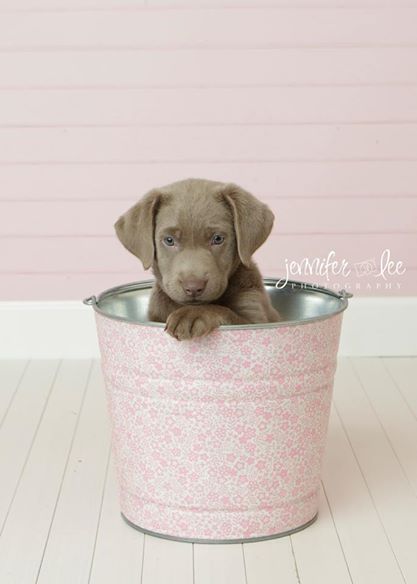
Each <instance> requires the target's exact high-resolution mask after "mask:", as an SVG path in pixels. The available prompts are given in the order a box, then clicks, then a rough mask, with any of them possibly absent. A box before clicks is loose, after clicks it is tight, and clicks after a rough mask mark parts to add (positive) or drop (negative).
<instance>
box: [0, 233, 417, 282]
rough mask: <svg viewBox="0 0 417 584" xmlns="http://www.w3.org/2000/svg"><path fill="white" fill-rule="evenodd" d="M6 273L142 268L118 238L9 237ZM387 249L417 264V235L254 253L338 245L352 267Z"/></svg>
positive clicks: (311, 253)
mask: <svg viewBox="0 0 417 584" xmlns="http://www.w3.org/2000/svg"><path fill="white" fill-rule="evenodd" d="M1 245H2V256H3V257H2V266H1V270H2V272H9V273H18V272H26V273H34V274H36V273H45V272H46V273H51V272H61V273H64V274H65V273H69V272H87V271H92V272H125V273H126V272H130V271H132V272H133V271H135V270H137V269H140V268H141V264H140V263H139V260H138V259H137V258H135V257H134V256H133V255H132V254H130V253H129V252H127V251H126V250H125V249H124V248H123V247H122V245H121V244H120V243H119V241H118V240H117V238H116V236H114V237H98V236H97V237H72V238H71V237H40V238H30V237H27V238H24V237H8V238H3V240H2V242H1ZM385 248H389V249H390V250H391V256H392V259H393V260H394V261H402V262H403V263H404V265H405V266H406V267H417V265H416V264H417V262H416V254H415V250H416V249H417V234H405V235H404V234H392V235H388V234H367V235H366V234H363V235H355V237H354V238H352V236H351V235H346V234H341V235H339V234H337V235H335V234H329V235H315V236H314V237H312V236H311V235H309V234H297V235H282V234H279V235H277V234H274V235H272V236H271V237H270V238H269V239H268V241H267V243H266V244H265V245H263V246H262V247H261V249H260V250H259V251H258V252H257V253H256V258H257V260H258V261H259V262H261V263H262V265H263V266H264V269H272V268H273V269H275V268H277V267H284V266H285V261H286V259H288V260H289V261H297V262H300V261H301V260H302V259H303V258H305V257H308V258H310V259H313V258H315V257H319V258H326V257H327V256H328V254H329V253H330V251H332V250H334V252H335V253H336V259H338V261H339V262H341V261H342V260H343V258H345V259H346V260H348V261H349V264H350V265H351V266H353V263H354V262H361V261H364V260H367V259H370V258H376V261H377V263H378V264H379V258H380V255H381V253H382V251H383V250H384V249H385Z"/></svg>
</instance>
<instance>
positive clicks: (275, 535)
mask: <svg viewBox="0 0 417 584" xmlns="http://www.w3.org/2000/svg"><path fill="white" fill-rule="evenodd" d="M120 515H121V516H122V517H123V519H124V520H125V521H126V523H127V524H128V525H130V527H133V528H134V529H137V530H138V531H140V532H141V533H144V534H145V535H151V536H153V537H159V538H161V539H170V540H171V541H181V542H185V543H203V544H206V543H211V544H227V543H231V544H233V543H255V542H257V541H267V540H269V539H278V538H280V537H287V536H288V535H293V534H294V533H298V532H299V531H302V530H303V529H306V527H310V525H312V524H313V523H314V522H315V521H316V520H317V517H318V513H316V514H315V515H314V517H312V518H311V519H310V520H309V521H307V522H306V523H303V525H300V526H298V527H294V529H289V530H288V531H282V532H281V533H273V534H272V535H262V536H259V537H247V538H241V539H200V538H195V537H176V536H174V535H167V534H166V533H158V532H157V531H151V530H149V529H144V528H143V527H140V525H136V523H133V522H132V521H130V519H128V518H127V517H126V515H124V514H123V513H120Z"/></svg>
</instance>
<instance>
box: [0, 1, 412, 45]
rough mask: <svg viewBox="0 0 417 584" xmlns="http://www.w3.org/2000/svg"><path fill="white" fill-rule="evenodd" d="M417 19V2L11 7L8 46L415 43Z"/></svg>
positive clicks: (4, 29) (0, 35)
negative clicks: (98, 8)
mask: <svg viewBox="0 0 417 584" xmlns="http://www.w3.org/2000/svg"><path fill="white" fill-rule="evenodd" d="M416 21H417V7H415V6H412V7H404V8H403V9H402V10H398V9H397V8H396V7H393V6H391V7H378V8H376V9H372V8H358V9H355V10H345V9H344V8H334V9H331V8H321V7H317V6H313V7H312V8H310V9H306V8H302V9H297V8H294V7H291V8H278V9H277V8H247V7H246V8H244V9H240V8H239V7H238V6H235V7H234V8H233V9H231V10H225V9H220V10H218V9H213V8H211V9H202V10H194V9H191V10H186V9H185V10H176V11H167V10H145V11H135V12H132V11H123V10H121V11H117V12H116V11H114V10H113V11H112V10H109V11H100V12H65V13H62V12H41V13H35V14H33V13H28V14H21V13H6V14H4V15H3V16H2V18H1V20H0V49H10V48H11V49H13V50H16V49H18V48H30V49H36V48H45V47H52V48H65V47H66V48H68V47H69V48H72V47H77V48H81V47H82V48H97V47H129V48H130V47H139V48H161V47H174V48H175V47H204V48H216V49H218V48H230V47H268V48H269V47H274V46H324V45H330V46H343V45H345V46H346V45H347V46H364V45H365V46H370V45H381V44H382V45H385V46H386V45H407V44H413V43H417V27H416V26H415V22H416ZM231 31H233V34H231ZM248 31H250V32H248Z"/></svg>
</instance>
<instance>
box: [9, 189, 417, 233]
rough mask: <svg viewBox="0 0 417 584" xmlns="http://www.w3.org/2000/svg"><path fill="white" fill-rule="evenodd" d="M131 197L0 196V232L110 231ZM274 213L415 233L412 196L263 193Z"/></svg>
mask: <svg viewBox="0 0 417 584" xmlns="http://www.w3.org/2000/svg"><path fill="white" fill-rule="evenodd" d="M138 198H139V197H137V198H136V199H132V200H130V201H124V200H122V201H85V202H84V201H57V202H54V201H47V202H42V201H40V202H23V201H22V202H1V201H0V217H1V218H2V222H1V224H0V237H1V236H32V237H33V236H38V237H42V236H44V235H46V236H66V235H70V236H71V235H76V236H82V235H84V236H92V235H94V236H95V235H100V236H102V235H104V236H113V235H114V229H113V224H114V222H115V221H116V219H117V218H118V217H119V215H121V214H122V213H124V212H125V211H126V210H127V209H128V208H129V207H130V206H131V205H133V204H134V203H136V201H137V200H138ZM264 200H265V202H266V203H268V205H269V206H270V208H271V209H272V211H273V212H274V213H275V217H276V219H275V226H274V232H276V233H278V234H279V233H282V234H291V233H311V234H317V233H329V234H330V233H334V234H338V233H344V232H345V233H346V232H348V233H362V234H363V233H387V234H389V233H393V232H416V233H417V223H416V219H417V196H416V197H415V198H411V197H405V198H404V197H403V198H401V197H395V198H394V197H393V198H383V199H380V200H377V199H375V198H371V199H369V198H366V197H362V198H354V199H353V198H350V199H349V198H345V199H325V198H320V199H314V198H313V197H310V198H303V199H300V198H297V199H293V198H291V197H283V198H274V199H264Z"/></svg>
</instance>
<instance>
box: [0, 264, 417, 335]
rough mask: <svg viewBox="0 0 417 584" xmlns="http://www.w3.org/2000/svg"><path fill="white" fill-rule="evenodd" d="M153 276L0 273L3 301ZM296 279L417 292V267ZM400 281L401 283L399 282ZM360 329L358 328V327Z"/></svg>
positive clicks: (376, 291)
mask: <svg viewBox="0 0 417 584" xmlns="http://www.w3.org/2000/svg"><path fill="white" fill-rule="evenodd" d="M259 266H260V268H261V269H262V271H263V273H264V275H265V276H271V277H276V278H279V277H283V278H285V270H284V269H282V268H279V267H276V268H269V269H267V270H265V269H264V268H263V266H262V264H261V263H259ZM149 279H152V274H151V272H143V270H141V269H139V264H138V269H137V270H132V271H130V272H127V273H125V272H121V273H87V274H80V273H74V274H69V273H68V274H62V273H61V274H59V273H58V274H0V282H1V287H0V301H1V300H7V301H9V300H42V301H43V300H78V301H80V303H81V300H82V299H83V298H87V297H88V296H91V294H99V293H100V292H102V291H103V290H107V289H108V288H112V287H114V286H119V285H121V284H126V283H128V282H137V281H139V280H149ZM292 279H293V280H298V281H303V282H315V283H317V284H319V285H323V286H328V287H330V288H332V286H333V285H334V286H335V288H336V289H338V290H340V289H342V288H347V289H349V290H351V291H353V293H354V294H355V296H389V297H391V296H410V295H414V296H415V295H416V294H417V270H416V269H411V268H410V269H408V270H407V272H406V273H405V274H404V275H403V276H401V281H400V280H398V282H397V281H396V282H393V283H392V284H391V285H390V283H389V282H388V283H387V284H384V283H381V284H378V283H377V282H373V281H371V280H370V279H369V278H366V279H364V278H363V277H358V276H356V275H355V274H353V275H351V276H349V279H348V281H345V280H344V279H342V280H340V281H339V280H337V281H336V280H335V281H334V282H327V281H326V278H325V277H320V276H315V277H312V276H308V275H299V276H293V278H292ZM398 284H399V286H398ZM355 330H357V329H355Z"/></svg>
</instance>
